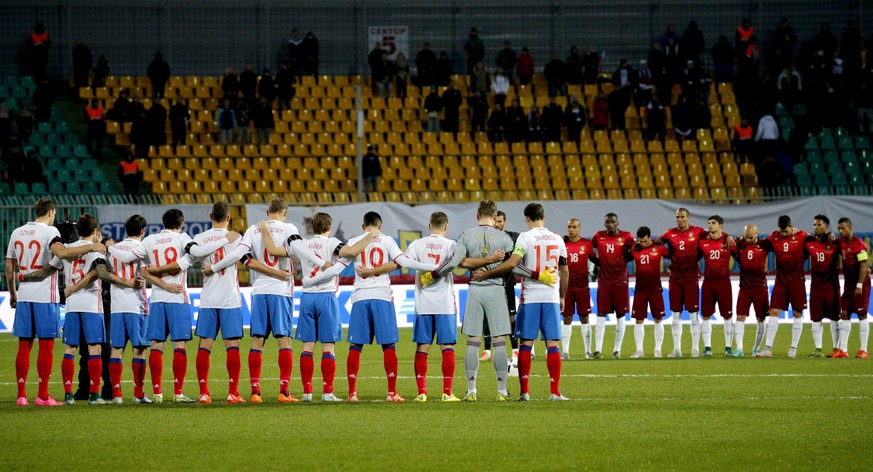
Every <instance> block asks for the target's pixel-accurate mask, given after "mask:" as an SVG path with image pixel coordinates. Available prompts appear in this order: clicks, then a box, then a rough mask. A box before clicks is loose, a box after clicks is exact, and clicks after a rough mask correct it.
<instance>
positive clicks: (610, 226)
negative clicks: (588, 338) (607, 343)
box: [591, 213, 634, 359]
mask: <svg viewBox="0 0 873 472" xmlns="http://www.w3.org/2000/svg"><path fill="white" fill-rule="evenodd" d="M603 226H604V227H605V228H606V230H601V231H598V232H597V233H595V234H594V237H593V238H591V244H592V245H593V246H594V250H595V251H597V259H598V263H599V264H600V277H598V279H597V331H596V332H595V333H594V354H593V357H594V358H595V359H600V358H601V357H602V354H601V353H600V351H601V348H602V347H603V335H604V330H605V329H606V316H607V315H609V314H610V313H615V323H616V324H615V348H614V349H613V351H612V357H613V358H618V357H620V356H621V342H622V341H623V340H624V317H625V314H627V312H628V311H629V310H628V307H629V305H630V302H629V298H630V297H629V295H628V281H627V278H628V276H627V260H625V252H627V251H628V250H629V249H630V247H631V246H632V245H633V244H634V237H633V235H631V234H630V232H628V231H620V230H619V229H618V215H616V214H615V213H607V214H606V216H605V217H604V220H603Z"/></svg>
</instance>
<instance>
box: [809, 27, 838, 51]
mask: <svg viewBox="0 0 873 472" xmlns="http://www.w3.org/2000/svg"><path fill="white" fill-rule="evenodd" d="M812 44H813V46H814V47H815V49H816V50H817V51H824V53H825V58H826V59H827V60H830V59H831V58H832V57H833V56H834V52H836V51H837V45H838V44H839V43H838V42H837V37H836V36H834V33H832V32H831V25H830V24H829V23H828V22H826V21H825V22H822V23H821V25H820V26H819V28H818V33H817V34H816V35H815V39H813V41H812Z"/></svg>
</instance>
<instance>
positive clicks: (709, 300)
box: [700, 279, 734, 320]
mask: <svg viewBox="0 0 873 472" xmlns="http://www.w3.org/2000/svg"><path fill="white" fill-rule="evenodd" d="M716 303H717V304H718V314H719V315H721V317H722V318H724V319H726V320H729V319H731V317H733V316H734V310H733V308H734V298H733V290H732V289H731V281H730V279H724V280H715V281H713V280H707V279H703V286H702V287H701V289H700V315H701V316H703V317H704V318H707V317H710V316H712V315H713V314H715V305H716Z"/></svg>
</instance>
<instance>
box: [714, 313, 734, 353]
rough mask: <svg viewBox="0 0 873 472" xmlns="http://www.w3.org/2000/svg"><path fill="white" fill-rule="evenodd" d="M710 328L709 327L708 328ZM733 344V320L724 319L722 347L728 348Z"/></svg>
mask: <svg viewBox="0 0 873 472" xmlns="http://www.w3.org/2000/svg"><path fill="white" fill-rule="evenodd" d="M710 329H711V328H710ZM733 345H734V320H732V319H730V318H725V320H724V347H726V348H728V349H730V348H731V347H732V346H733Z"/></svg>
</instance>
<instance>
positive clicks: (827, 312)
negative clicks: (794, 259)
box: [809, 284, 840, 323]
mask: <svg viewBox="0 0 873 472" xmlns="http://www.w3.org/2000/svg"><path fill="white" fill-rule="evenodd" d="M809 317H810V319H812V321H814V322H816V323H820V322H821V320H823V319H825V318H827V319H829V320H834V321H836V320H838V319H840V286H839V285H836V284H834V286H833V287H821V288H818V287H813V288H810V289H809Z"/></svg>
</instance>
